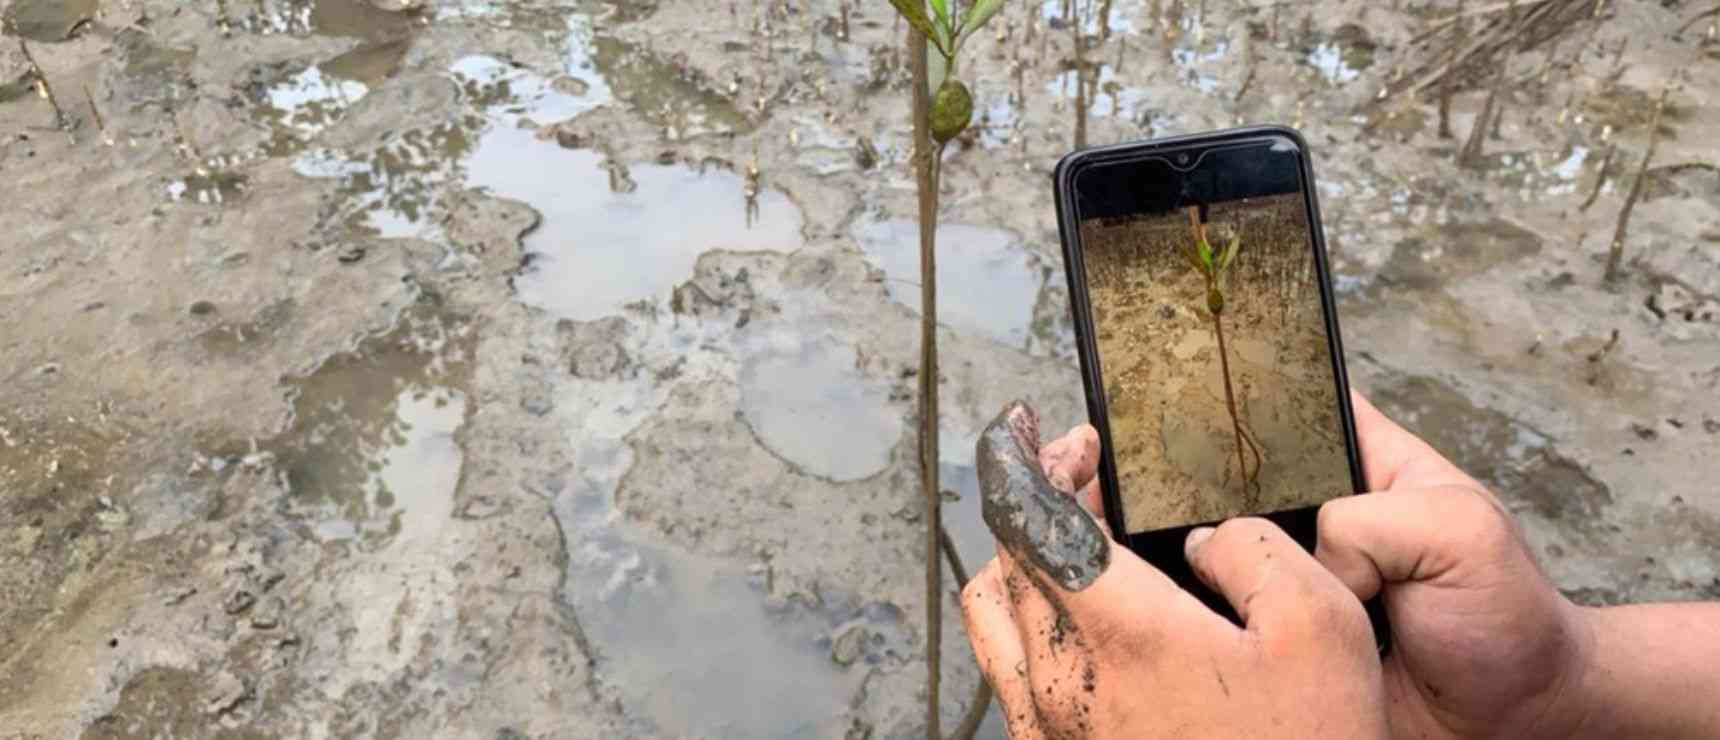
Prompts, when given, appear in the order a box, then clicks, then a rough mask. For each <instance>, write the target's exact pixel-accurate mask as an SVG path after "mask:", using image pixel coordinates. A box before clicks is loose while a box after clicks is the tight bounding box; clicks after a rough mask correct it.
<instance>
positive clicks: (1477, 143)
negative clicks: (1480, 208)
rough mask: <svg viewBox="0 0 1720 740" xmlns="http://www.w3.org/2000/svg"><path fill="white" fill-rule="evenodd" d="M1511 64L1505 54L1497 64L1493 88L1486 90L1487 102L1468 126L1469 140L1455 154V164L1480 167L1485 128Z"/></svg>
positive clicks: (1497, 102) (1484, 141)
mask: <svg viewBox="0 0 1720 740" xmlns="http://www.w3.org/2000/svg"><path fill="white" fill-rule="evenodd" d="M1510 66H1511V58H1510V57H1509V56H1507V57H1506V58H1505V61H1504V62H1503V63H1501V64H1500V65H1499V73H1498V74H1497V75H1496V76H1495V77H1494V79H1493V89H1492V90H1489V91H1488V92H1487V102H1486V103H1485V104H1483V105H1482V106H1481V115H1478V116H1476V117H1475V124H1474V125H1472V126H1470V127H1469V140H1468V141H1466V142H1464V144H1463V149H1462V151H1461V152H1460V153H1459V154H1458V155H1457V164H1458V165H1459V166H1462V167H1480V166H1481V155H1482V153H1483V151H1482V150H1483V149H1484V148H1485V147H1486V144H1487V129H1488V128H1489V125H1490V124H1491V122H1492V120H1493V116H1494V113H1495V111H1496V110H1497V109H1498V106H1499V94H1500V93H1502V92H1504V90H1505V79H1506V75H1505V70H1506V69H1508V68H1509V67H1510Z"/></svg>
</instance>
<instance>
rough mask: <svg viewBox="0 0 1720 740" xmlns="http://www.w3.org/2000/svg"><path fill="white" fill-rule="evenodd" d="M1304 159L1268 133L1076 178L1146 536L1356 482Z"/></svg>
mask: <svg viewBox="0 0 1720 740" xmlns="http://www.w3.org/2000/svg"><path fill="white" fill-rule="evenodd" d="M1302 156H1303V153H1302V152H1301V148H1300V147H1299V146H1298V145H1297V143H1296V142H1295V141H1294V140H1293V139H1291V138H1289V137H1287V136H1265V137H1260V138H1256V139H1251V140H1247V141H1244V142H1241V143H1232V144H1226V145H1220V146H1207V147H1193V148H1187V149H1183V150H1180V151H1179V150H1177V149H1174V148H1173V149H1167V150H1162V151H1155V152H1153V153H1152V154H1150V155H1145V156H1142V157H1138V158H1130V159H1128V160H1126V161H1116V162H1094V163H1092V164H1089V165H1086V166H1083V167H1082V168H1081V169H1080V170H1079V171H1078V172H1076V173H1075V174H1074V176H1073V179H1072V184H1073V187H1074V191H1075V192H1074V196H1075V198H1074V200H1075V206H1076V214H1077V219H1078V220H1077V228H1078V230H1079V231H1078V233H1079V235H1080V245H1081V247H1080V250H1081V255H1082V257H1081V260H1082V262H1083V267H1084V270H1085V273H1086V283H1087V299H1088V303H1089V304H1090V312H1091V320H1092V327H1091V332H1092V335H1093V340H1094V344H1095V345H1096V349H1097V365H1098V366H1099V373H1098V376H1099V382H1100V384H1101V385H1102V394H1103V398H1104V403H1105V409H1106V418H1107V421H1106V423H1105V425H1104V427H1105V431H1106V432H1107V435H1106V436H1107V439H1106V440H1105V441H1106V443H1107V445H1108V446H1109V447H1108V448H1109V450H1110V451H1111V455H1110V458H1111V460H1112V464H1113V465H1114V467H1115V485H1116V487H1117V498H1116V499H1113V501H1120V505H1121V509H1122V511H1121V519H1122V523H1123V526H1124V527H1125V528H1126V531H1127V532H1128V533H1129V534H1130V535H1134V534H1136V533H1142V532H1150V531H1158V530H1166V529H1173V528H1182V527H1187V526H1190V525H1195V524H1201V523H1206V522H1214V521H1219V520H1222V519H1227V518H1230V517H1234V516H1242V515H1258V514H1270V513H1275V512H1287V511H1292V510H1298V509H1308V508H1309V507H1317V506H1318V505H1320V504H1321V503H1324V502H1325V501H1327V500H1330V499H1332V498H1335V497H1338V496H1346V495H1350V494H1352V493H1355V492H1356V487H1355V482H1354V481H1355V479H1354V478H1353V477H1352V471H1351V456H1350V452H1349V447H1348V444H1347V436H1346V433H1345V430H1346V428H1347V425H1346V421H1345V417H1344V416H1343V414H1342V412H1341V407H1340V400H1339V393H1340V389H1341V388H1342V387H1343V381H1342V375H1341V372H1342V371H1341V364H1338V363H1336V362H1334V354H1335V352H1336V347H1335V343H1334V342H1333V341H1332V336H1331V329H1330V327H1332V326H1333V325H1334V324H1333V320H1332V318H1331V308H1330V306H1329V305H1328V302H1329V300H1330V298H1329V290H1328V289H1327V288H1326V286H1325V284H1324V283H1325V276H1324V268H1323V265H1324V260H1323V258H1320V257H1317V252H1316V250H1317V249H1318V248H1319V247H1318V245H1319V243H1320V242H1318V241H1316V240H1315V238H1314V232H1313V229H1314V228H1315V227H1316V225H1317V221H1316V217H1315V216H1314V215H1313V210H1312V208H1313V204H1312V199H1311V198H1309V197H1307V193H1306V192H1305V187H1306V184H1307V183H1306V180H1307V177H1306V176H1305V174H1304V172H1305V170H1304V168H1303V164H1302V159H1301V157H1302ZM1310 513H1311V512H1310ZM1176 544H1177V545H1178V546H1179V547H1180V541H1179V542H1177V543H1176Z"/></svg>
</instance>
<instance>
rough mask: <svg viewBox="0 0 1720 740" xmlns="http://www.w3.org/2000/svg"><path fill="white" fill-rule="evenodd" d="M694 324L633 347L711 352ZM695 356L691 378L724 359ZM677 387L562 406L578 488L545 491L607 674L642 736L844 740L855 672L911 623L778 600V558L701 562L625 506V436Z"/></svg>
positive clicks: (619, 389) (590, 397)
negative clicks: (833, 739)
mask: <svg viewBox="0 0 1720 740" xmlns="http://www.w3.org/2000/svg"><path fill="white" fill-rule="evenodd" d="M687 327H689V328H687V329H684V330H678V331H676V332H673V333H669V332H664V333H657V334H654V335H653V336H652V337H651V338H649V339H648V340H646V341H647V345H648V346H647V347H646V348H633V347H630V348H629V350H630V351H637V352H639V353H645V352H666V351H670V350H671V349H673V348H676V347H705V346H709V344H708V343H709V340H710V339H711V338H712V337H711V336H708V335H706V334H704V333H701V332H702V331H703V330H702V329H701V328H700V327H698V326H696V325H693V324H688V325H687ZM685 354H686V357H687V362H686V369H685V372H688V373H700V372H707V371H710V370H711V369H712V368H713V363H715V364H721V363H723V362H724V360H722V359H721V357H720V353H718V352H716V351H715V350H710V351H705V350H698V349H692V350H690V351H687V352H686V353H685ZM667 392H668V389H667V388H666V387H665V386H663V385H659V384H654V383H650V382H648V381H645V380H625V381H578V382H576V383H575V384H574V385H572V386H571V387H567V388H564V389H563V392H562V393H561V395H560V397H559V399H558V401H557V407H558V408H559V409H563V411H562V413H564V414H568V413H570V414H571V417H569V418H574V419H578V420H579V421H580V424H579V427H578V428H577V429H571V430H569V433H568V434H569V436H568V442H569V445H570V450H571V453H572V457H573V459H574V460H577V461H579V462H578V466H577V469H576V470H574V471H573V472H572V478H571V480H570V484H571V486H570V487H571V490H568V488H567V487H563V486H561V485H559V484H558V485H556V486H553V487H551V490H550V491H549V493H551V494H553V497H552V498H551V501H552V504H553V506H554V507H555V509H556V512H557V516H558V518H559V520H560V521H561V522H562V526H563V529H564V537H565V541H566V543H567V558H568V568H567V575H566V580H565V583H564V593H565V594H566V599H567V600H568V602H569V604H570V605H571V606H572V607H573V608H574V610H575V612H576V613H577V614H578V616H579V620H580V624H581V627H582V629H583V631H584V633H585V635H586V636H587V637H588V638H589V640H590V642H591V644H592V645H593V647H594V648H595V650H596V653H597V655H596V657H597V661H598V665H597V674H598V677H599V680H600V681H601V682H602V683H603V684H604V685H605V686H607V687H609V688H611V689H613V690H614V691H615V693H616V694H618V695H619V697H620V701H621V702H622V704H623V706H624V707H625V708H626V711H627V714H628V715H629V716H632V717H636V718H640V720H641V721H642V722H645V721H648V722H650V723H652V725H653V726H652V727H651V728H650V729H651V732H648V733H645V734H664V735H669V736H699V737H723V738H728V737H735V738H740V737H830V736H838V735H840V733H841V732H842V729H843V727H844V725H843V724H842V723H840V718H841V717H842V715H843V714H844V713H845V712H846V710H847V703H848V700H849V698H850V697H852V696H854V694H855V692H856V691H857V690H858V688H859V686H860V684H861V682H862V681H863V680H864V678H863V677H864V675H865V671H864V670H862V668H863V665H851V664H852V663H861V664H872V663H876V662H878V661H880V660H885V659H890V658H892V656H894V657H900V656H899V655H895V654H894V652H893V651H901V650H906V648H905V647H904V646H905V644H906V640H907V637H906V634H905V627H904V626H903V624H902V621H903V615H901V614H900V613H899V612H897V611H896V610H894V609H891V608H888V607H880V606H878V605H861V604H855V603H851V602H850V603H839V602H841V600H840V599H839V598H837V597H835V596H833V595H830V594H826V595H825V597H824V598H823V599H822V602H823V603H822V604H820V605H816V606H813V605H808V604H807V603H805V602H803V601H798V600H795V599H789V600H787V601H786V602H783V601H777V602H775V604H774V605H773V604H772V602H771V601H770V600H769V598H768V594H769V593H770V590H771V578H772V575H771V570H770V565H769V564H768V563H763V562H758V563H753V564H750V565H747V564H742V563H737V562H735V561H732V560H713V559H711V558H708V557H701V556H697V555H694V554H692V553H690V552H688V551H686V550H684V549H681V548H680V547H678V546H676V545H674V544H673V543H671V542H668V541H665V539H664V538H663V537H662V536H660V535H658V534H656V533H655V532H652V531H647V530H645V529H644V528H642V527H639V526H638V525H635V524H632V523H630V522H629V521H628V520H627V519H626V517H625V515H623V514H621V513H620V512H619V511H617V510H616V508H615V506H614V504H613V500H614V497H615V496H616V491H617V489H618V487H619V486H620V482H621V479H622V477H623V476H625V475H626V473H627V471H628V470H629V469H630V468H631V467H632V466H633V465H634V454H633V451H632V448H631V446H630V445H629V443H628V442H627V437H628V435H630V434H632V433H633V431H634V430H635V429H637V428H638V427H639V425H640V424H641V423H643V422H644V421H645V420H646V419H647V418H648V417H649V416H650V415H652V414H653V413H656V409H657V408H659V406H660V405H661V404H662V403H663V400H664V397H665V395H666V394H667ZM857 630H858V631H859V632H858V634H854V633H855V632H856V631H857ZM856 640H857V641H858V643H859V644H851V643H854V642H856ZM839 645H840V646H839ZM646 718H649V719H648V720H647V719H646Z"/></svg>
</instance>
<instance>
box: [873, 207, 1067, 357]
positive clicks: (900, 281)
mask: <svg viewBox="0 0 1720 740" xmlns="http://www.w3.org/2000/svg"><path fill="white" fill-rule="evenodd" d="M853 234H854V238H855V239H856V240H857V241H859V242H860V245H861V248H863V249H864V250H865V251H866V259H867V261H869V262H871V263H872V264H873V265H875V266H877V267H878V268H879V269H882V270H883V271H884V273H885V275H886V280H885V285H886V286H887V288H888V289H889V292H890V297H891V298H892V299H894V300H895V301H896V302H898V303H901V304H902V305H904V306H907V307H908V308H910V309H912V310H913V311H914V312H915V313H916V314H917V313H918V312H919V307H920V227H919V224H918V223H916V222H913V221H905V220H899V221H877V220H871V221H863V222H861V223H860V224H859V225H857V226H855V228H854V230H853ZM1044 285H1045V273H1044V270H1043V269H1042V265H1041V264H1040V260H1039V258H1038V257H1037V256H1035V255H1033V253H1031V252H1029V251H1028V250H1027V249H1026V248H1025V247H1024V246H1023V245H1022V243H1021V238H1020V237H1018V236H1016V235H1015V234H1013V233H1011V232H1008V231H1004V230H1002V229H995V228H987V227H981V226H969V225H965V224H945V225H943V226H940V227H938V320H939V322H940V323H943V324H945V325H948V326H950V327H952V328H955V329H959V330H964V331H972V332H977V333H979V334H982V335H984V336H987V337H990V338H991V339H994V340H996V341H998V342H1001V343H1003V344H1007V345H1009V346H1011V347H1020V348H1025V347H1027V344H1028V341H1029V334H1030V330H1031V324H1032V321H1033V305H1034V302H1035V301H1037V300H1038V298H1039V291H1040V288H1041V287H1043V286H1044Z"/></svg>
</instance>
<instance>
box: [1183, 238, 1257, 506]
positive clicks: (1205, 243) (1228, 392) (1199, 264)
mask: <svg viewBox="0 0 1720 740" xmlns="http://www.w3.org/2000/svg"><path fill="white" fill-rule="evenodd" d="M1188 222H1189V230H1190V232H1191V235H1192V238H1191V239H1190V240H1189V243H1188V247H1187V248H1186V249H1184V250H1183V257H1184V258H1186V259H1187V260H1188V262H1189V266H1190V267H1193V268H1194V270H1195V272H1197V273H1200V275H1201V277H1202V278H1203V279H1205V281H1206V310H1207V311H1208V312H1209V313H1211V314H1212V333H1213V336H1214V337H1216V338H1217V340H1218V362H1219V366H1220V369H1221V370H1222V371H1223V373H1224V403H1225V406H1226V407H1227V408H1228V409H1229V410H1230V428H1231V431H1232V432H1234V433H1235V434H1236V469H1237V472H1238V473H1240V474H1241V476H1242V494H1243V496H1244V497H1248V496H1250V495H1251V494H1253V493H1258V492H1259V490H1258V489H1259V480H1258V478H1259V476H1260V465H1261V457H1260V448H1259V447H1258V446H1256V445H1255V444H1254V439H1253V438H1252V435H1250V434H1248V433H1247V432H1245V431H1243V428H1242V417H1241V415H1239V414H1238V413H1237V411H1236V391H1235V389H1234V387H1233V385H1232V383H1231V380H1230V349H1229V348H1228V347H1227V346H1226V345H1225V342H1224V301H1225V277H1226V276H1227V275H1229V273H1230V264H1231V263H1232V262H1234V261H1235V260H1236V255H1237V253H1238V252H1241V251H1242V235H1241V234H1232V235H1231V236H1230V240H1229V241H1228V242H1226V243H1225V245H1224V247H1222V248H1220V249H1214V248H1213V246H1212V242H1211V241H1209V240H1208V239H1207V231H1206V224H1205V223H1203V222H1202V221H1201V216H1200V208H1199V207H1198V206H1189V209H1188ZM1245 446H1246V449H1247V450H1248V451H1249V452H1252V453H1254V472H1253V473H1249V472H1248V464H1247V463H1246V462H1245V460H1246V458H1245V457H1244V456H1243V450H1244V448H1245ZM1251 486H1252V488H1251ZM1254 503H1255V502H1254V501H1252V500H1250V501H1249V504H1250V505H1252V504H1254Z"/></svg>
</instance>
